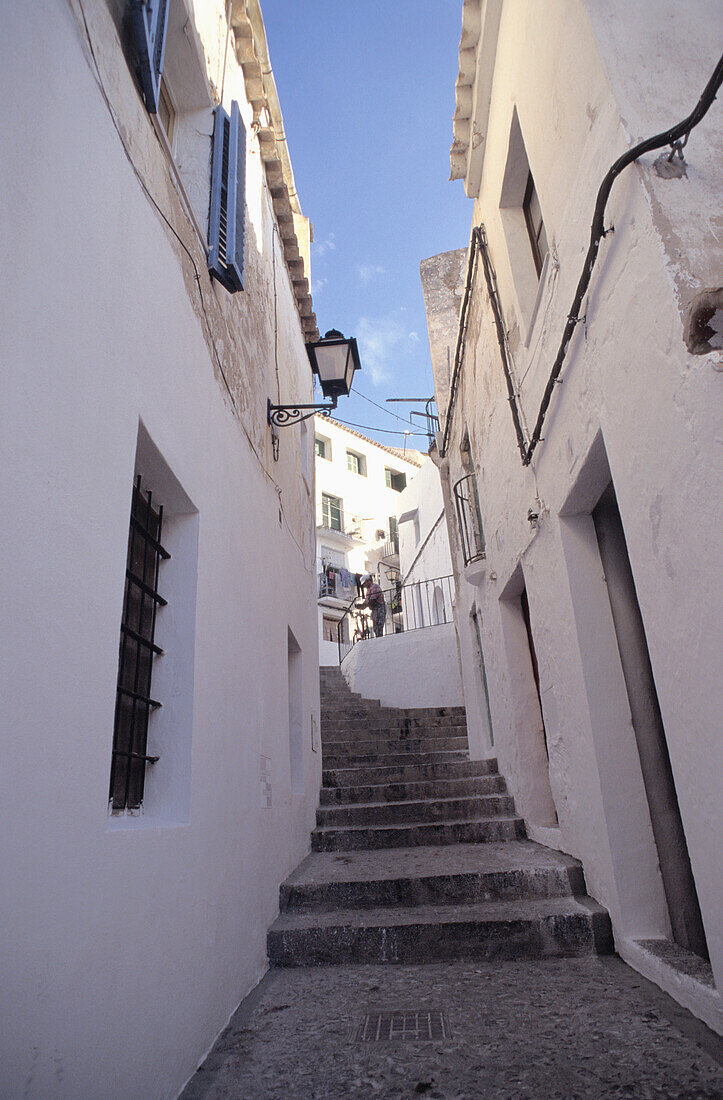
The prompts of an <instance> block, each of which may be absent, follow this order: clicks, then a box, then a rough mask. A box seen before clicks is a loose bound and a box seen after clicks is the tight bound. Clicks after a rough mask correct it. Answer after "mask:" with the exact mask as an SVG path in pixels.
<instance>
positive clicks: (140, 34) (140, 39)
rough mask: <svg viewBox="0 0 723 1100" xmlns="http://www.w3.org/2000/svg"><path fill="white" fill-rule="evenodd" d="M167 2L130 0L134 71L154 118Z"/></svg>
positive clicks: (158, 88) (164, 37)
mask: <svg viewBox="0 0 723 1100" xmlns="http://www.w3.org/2000/svg"><path fill="white" fill-rule="evenodd" d="M169 7H170V2H169V0H131V16H132V21H133V31H134V34H135V40H136V48H137V50H138V72H139V76H140V80H141V88H142V89H143V98H144V100H145V103H146V107H147V109H148V111H149V112H150V113H151V114H152V115H155V114H156V113H157V111H158V106H159V101H160V96H161V77H162V75H163V56H164V52H165V48H166V31H167V28H168V9H169Z"/></svg>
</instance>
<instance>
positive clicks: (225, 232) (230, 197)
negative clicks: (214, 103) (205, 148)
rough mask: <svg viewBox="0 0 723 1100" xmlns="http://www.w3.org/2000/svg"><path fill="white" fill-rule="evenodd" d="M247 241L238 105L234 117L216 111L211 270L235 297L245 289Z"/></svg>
mask: <svg viewBox="0 0 723 1100" xmlns="http://www.w3.org/2000/svg"><path fill="white" fill-rule="evenodd" d="M245 238H246V131H245V129H244V124H243V122H242V121H241V112H240V111H239V106H238V103H237V102H236V101H235V100H234V101H233V103H232V104H231V114H230V115H229V114H227V113H226V111H224V109H223V107H221V106H218V107H216V108H215V110H214V123H213V147H212V153H211V203H210V207H209V214H208V245H209V253H208V269H209V271H210V272H211V274H212V275H213V276H214V278H216V279H218V281H219V282H220V283H221V285H222V286H224V287H225V288H226V290H228V291H229V293H230V294H235V293H236V291H239V290H243V288H244V248H245Z"/></svg>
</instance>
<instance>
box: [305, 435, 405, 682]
mask: <svg viewBox="0 0 723 1100" xmlns="http://www.w3.org/2000/svg"><path fill="white" fill-rule="evenodd" d="M314 431H315V450H316V459H315V469H316V524H317V528H316V530H317V573H318V574H319V595H320V604H319V647H320V649H319V658H320V662H321V664H322V665H326V664H338V663H339V648H338V644H337V642H336V641H335V640H334V641H332V640H330V639H331V638H332V637H333V638H334V639H335V638H336V626H335V624H336V622H337V621H338V620H339V619H340V618H341V616H342V615H343V613H344V610H345V608H346V607H348V605H349V603H350V601H351V600H352V599H354V598H355V597H356V596H357V588H356V585H355V584H353V583H352V584H351V585H347V586H343V585H341V584H340V583H339V582H338V581H336V582H334V583H332V585H331V586H329V585H328V584H325V581H324V577H323V575H324V572H325V570H327V568H328V567H329V566H331V567H332V568H333V569H334V570H340V569H344V570H346V571H347V572H348V573H350V574H360V575H362V574H365V573H371V574H373V575H374V576H375V577H376V578H377V579H378V581H379V583H380V584H381V586H382V588H384V589H387V588H389V587H390V586H391V584H392V583H393V581H394V580H396V579H397V578H398V576H399V554H398V550H397V543H396V541H395V538H394V528H395V524H396V518H397V509H398V503H399V499H400V497H401V496H402V495H403V489H402V486H409V485H410V484H411V483H412V480H413V479H414V478H415V477H416V476H417V475H418V473H419V468H420V466H421V464H422V457H421V455H420V454H419V453H418V452H417V451H409V452H407V453H406V454H405V452H404V451H403V450H401V449H399V450H398V449H396V448H392V447H385V446H384V445H382V444H379V443H377V442H375V441H374V440H373V439H369V438H368V437H367V436H364V435H362V434H361V433H360V432H357V431H355V430H353V429H349V428H347V427H345V425H343V424H340V423H339V422H338V421H336V420H333V419H331V418H328V417H322V416H317V417H315V418H314ZM350 456H351V457H350Z"/></svg>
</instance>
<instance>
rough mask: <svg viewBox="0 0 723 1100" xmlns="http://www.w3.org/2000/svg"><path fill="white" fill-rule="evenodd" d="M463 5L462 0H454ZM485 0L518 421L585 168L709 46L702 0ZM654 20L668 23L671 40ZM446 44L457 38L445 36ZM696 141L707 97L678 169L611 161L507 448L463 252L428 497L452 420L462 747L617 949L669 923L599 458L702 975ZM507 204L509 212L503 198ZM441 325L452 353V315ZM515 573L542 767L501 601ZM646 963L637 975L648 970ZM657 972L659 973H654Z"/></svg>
mask: <svg viewBox="0 0 723 1100" xmlns="http://www.w3.org/2000/svg"><path fill="white" fill-rule="evenodd" d="M476 6H477V7H478V8H479V5H476ZM468 7H469V8H470V9H471V8H474V7H475V4H474V3H469V2H466V3H465V10H466V9H467V8H468ZM488 7H489V5H488ZM499 7H500V10H501V16H500V25H499V38H498V40H497V41H492V42H490V41H489V40H488V41H486V42H483V43H482V44H479V43H477V44H476V45H474V48H475V49H478V51H479V56H484V57H485V58H488V59H489V57H490V54H491V57H492V58H493V59H494V65H493V67H491V66H490V65H489V64H487V65H486V67H485V74H486V78H487V79H488V80H489V81H490V94H489V117H487V114H486V111H483V110H482V108H483V106H484V103H483V102H482V101H480V103H479V104H478V106H477V108H475V107H474V104H472V109H473V110H475V109H477V110H479V111H480V112H481V113H480V114H479V117H477V118H476V119H475V124H476V126H477V129H478V130H479V132H480V134H481V135H482V141H481V142H479V143H477V145H476V148H477V150H478V152H477V153H475V157H476V158H477V160H476V169H475V170H477V169H478V170H479V172H480V182H479V185H478V186H475V187H473V188H472V190H471V193H472V194H474V195H477V198H476V201H475V205H474V213H473V217H472V221H473V224H474V225H479V224H484V226H485V228H486V231H487V236H488V239H489V247H490V254H491V258H492V262H493V264H494V267H495V270H496V273H497V279H498V286H499V294H500V299H501V303H502V309H503V312H504V316H505V324H506V328H507V331H508V333H509V343H510V349H511V353H512V356H513V360H514V368H515V373H516V378H517V380H518V385H519V388H520V394H521V405H522V409H523V414H524V417H525V419H526V421H527V423H528V424H529V425H530V426H531V425H532V424H533V423H534V420H535V417H536V415H537V409H538V406H539V402H540V397H541V394H542V391H543V388H544V385H545V382H546V381H547V377H548V375H549V372H550V368H551V366H552V362H553V360H554V357H555V353H556V351H557V348H558V345H559V342H560V338H561V335H562V330H563V327H564V323H565V318H566V316H567V314H568V313H569V310H570V305H571V302H572V297H573V293H574V289H575V286H576V284H577V281H578V278H579V275H580V271H581V266H582V259H583V255H584V252H585V249H586V248H587V243H588V240H589V231H590V221H591V217H592V211H593V208H594V203H595V196H596V193H597V189H598V186H599V184H600V181H601V180H602V178H603V176H604V174H605V172H606V171H607V169H608V167H609V166H610V164H611V163H612V162H613V161H614V160H615V158H616V157H617V156H618V155H619V154H620V153H621V152H622V151H623V150H624V149H625V148H627V147H628V146H629V145H630V144H631V143H632V142H633V141H636V140H638V139H640V138H642V137H647V136H649V135H651V134H654V133H656V132H658V131H660V130H661V129H664V128H665V127H667V126H670V125H672V124H673V123H675V122H677V121H678V120H680V119H682V118H683V117H684V116H685V115H686V114H687V113H688V112H689V111H690V110H691V109H692V107H693V106H694V104H695V102H696V101H697V99H698V97H699V95H700V93H701V91H702V89H703V86H704V85H705V83H706V82H707V80H708V78H709V76H710V74H711V72H712V70H713V68H714V66H715V63H716V60H717V52H718V51H717V47H716V44H715V42H714V41H713V36H712V35H711V27H712V26H714V25H716V23H717V24H719V12H718V11H717V6H716V5H715V4H714V3H712V2H711V0H695V2H693V3H692V4H689V5H686V6H685V8H681V7H680V5H677V4H674V3H672V2H668V0H664V2H663V3H661V4H655V5H651V4H641V5H629V4H625V3H622V2H620V3H618V2H615V0H610V2H605V3H602V4H598V3H590V4H582V3H580V4H575V5H571V4H569V3H563V2H562V0H559V2H558V0H550V3H547V4H545V5H544V9H543V6H542V5H537V4H533V3H512V2H507V0H505V2H503V3H502V4H501V5H499ZM469 26H472V24H471V23H470V24H469ZM466 33H467V34H468V36H469V34H470V33H471V32H469V31H468V32H466ZM674 42H680V43H684V45H683V46H682V47H681V50H682V52H681V53H680V54H679V55H677V56H676V51H675V49H674V48H673V43H674ZM462 45H463V46H466V47H467V48H471V47H470V42H469V41H468V40H467V39H464V38H463V42H462ZM663 59H664V60H663ZM563 62H564V63H563ZM483 98H484V97H483ZM459 103H460V104H461V103H462V100H461V99H460V100H459ZM515 112H516V116H517V119H518V121H519V126H520V128H521V132H522V136H523V139H524V143H525V147H526V153H527V156H528V159H529V164H530V168H531V170H532V174H533V176H534V180H535V185H536V188H537V191H538V193H539V196H540V203H541V207H542V212H543V217H544V220H545V226H546V231H547V236H548V239H549V241H550V245H551V248H550V254H549V257H548V260H547V262H546V264H545V266H544V268H543V271H542V276H541V279H540V283H539V288H537V289H536V288H535V287H534V281H533V287H532V293H531V292H530V280H529V267H528V268H527V269H526V270H522V267H521V263H522V259H524V258H525V256H526V254H525V252H524V248H523V247H522V246H523V245H524V243H525V242H524V238H523V239H522V242H521V238H520V236H519V230H520V225H519V224H518V223H519V218H518V215H521V211H519V210H517V211H516V212H515V210H513V209H511V208H509V207H506V208H501V206H500V202H501V197H502V196H503V195H504V188H505V180H506V169H507V166H508V153H509V149H510V135H511V133H512V131H513V128H514V125H515ZM722 144H723V142H722V130H721V112H720V107H719V105H718V104H715V105H714V106H713V108H712V109H711V111H710V113H709V114H708V116H707V117H706V119H705V120H704V121H703V122H702V123H701V125H700V126H699V127H698V128H697V129H695V130H694V131H693V133H692V134H691V137H690V140H689V142H688V145H687V147H686V150H685V152H686V160H687V162H688V168H687V178H684V179H670V180H662V179H660V178H659V177H658V176H657V175H656V174H655V173H654V170H653V168H652V162H653V160H654V158H655V156H656V155H657V154H653V155H651V156H649V157H645V158H643V159H642V161H641V162H640V163H639V164H638V165H635V166H632V167H630V168H628V169H626V170H625V172H624V174H623V175H622V176H621V177H620V178H619V179H618V181H617V182H616V183H615V185H614V187H613V191H612V194H611V198H610V201H609V203H608V208H607V214H606V219H605V221H606V225H610V226H614V230H615V232H614V234H611V235H609V236H608V237H606V238H605V239H604V240H603V242H602V243H601V248H600V259H599V261H598V264H597V267H596V269H595V272H594V274H593V278H592V283H591V288H590V292H589V294H588V296H587V299H586V301H585V303H584V305H583V313H584V315H585V318H586V321H585V323H584V324H583V325H580V326H579V327H578V329H577V330H576V333H575V335H574V336H573V339H572V342H571V345H570V349H569V353H568V356H567V359H566V362H565V366H564V370H563V375H562V379H563V381H562V384H561V385H560V386H558V387H557V388H556V390H555V393H554V395H553V402H552V405H551V408H550V412H549V415H548V418H547V421H546V423H545V428H544V432H543V435H544V441H543V442H542V443H541V445H540V447H539V448H538V450H537V452H536V454H535V457H534V459H533V462H532V464H531V466H530V467H529V468H523V467H522V465H521V463H520V459H519V454H518V452H517V448H516V443H515V437H514V431H513V426H512V418H511V415H510V409H509V403H508V398H507V392H506V388H505V382H504V377H503V373H502V366H501V362H500V354H499V349H498V346H497V341H496V337H495V332H494V327H493V323H492V316H491V312H490V310H489V306H488V302H487V293H486V289H485V285H484V279H483V278H482V276H481V271H478V276H477V281H476V284H475V288H474V291H473V299H472V309H471V314H470V322H469V328H468V332H467V338H466V351H465V360H464V366H463V370H462V375H461V382H460V391H459V395H458V399H457V403H456V408H455V412H454V414H453V415H454V420H453V429H452V434H451V440H450V444H449V447H448V453H447V456H446V458H445V460H444V462H443V464H442V474H443V477H444V479H445V480H446V488H445V493H446V495H447V500H449V492H450V490H451V487H452V485H453V484H454V482H455V481H456V480H457V479H458V478H459V477H461V476H462V474H463V473H464V472H465V471H464V464H463V461H462V455H461V453H460V443H461V440H462V437H463V434H464V431H465V429H466V430H467V431H468V432H469V437H470V444H471V448H470V449H471V456H472V460H473V465H474V469H475V472H476V475H477V482H478V488H479V497H480V506H481V510H482V518H483V522H484V526H485V531H486V535H487V560H486V566H485V569H484V570H482V571H480V575H478V576H477V577H476V578H475V579H474V583H470V580H469V579H466V578H465V576H464V573H463V570H462V565H461V561H460V558H459V538H458V534H457V531H456V521H455V520H454V517H453V515H452V512H451V510H450V511H449V529H450V540H451V543H452V547H453V556H454V558H455V565H456V569H457V572H458V574H459V588H458V592H459V597H458V607H457V617H458V623H459V624H460V643H461V648H462V664H463V670H464V682H465V695H466V696H467V698H468V700H469V697H470V694H471V692H470V685H474V684H479V664H478V661H477V658H476V655H475V652H474V639H473V632H472V631H471V630H469V631H466V630H465V629H462V624H463V623H464V622H467V621H470V620H469V616H470V615H471V613H472V612H476V613H477V615H478V617H479V621H480V622H481V624H482V640H483V647H484V655H485V661H486V667H487V678H488V682H489V695H490V704H491V715H492V733H491V735H490V730H489V729H488V728H487V726H486V725H485V723H484V722H483V719H482V712H481V710H480V711H478V712H477V714H475V712H474V709H473V708H471V707H470V706H469V703H468V723H469V728H470V743H471V750H472V753H473V755H475V756H484V755H490V754H491V753H496V754H497V755H498V757H499V760H500V767H501V770H502V771H503V772H504V773H505V774H506V776H507V779H508V782H509V784H510V789H511V790H512V792H513V794H514V795H515V798H516V800H517V805H518V808H519V810H520V811H521V812H522V813H523V814H524V815H525V816H526V818H527V820H528V823H529V827H530V832H531V835H532V836H533V837H536V838H538V839H542V840H544V841H545V842H547V843H551V844H554V845H556V846H559V847H561V848H562V849H564V850H565V851H568V852H571V853H572V854H574V855H576V856H578V857H579V858H580V859H581V860H582V862H583V865H584V869H585V875H586V880H587V885H588V890H589V892H590V893H591V894H592V895H594V896H595V897H596V898H598V900H599V901H601V902H602V903H603V904H605V905H606V906H607V907H608V909H609V910H610V912H611V915H612V919H613V926H614V930H615V936H616V942H617V944H618V947H619V949H620V950H621V951H622V952H623V953H624V954H625V957H626V958H630V960H631V961H633V963H634V965H639V966H641V967H642V964H641V963H640V959H639V957H637V956H636V954H635V951H634V950H633V948H631V947H630V945H631V944H632V941H634V940H636V939H640V938H644V937H655V936H665V935H667V934H668V933H669V926H668V917H667V907H666V902H665V898H664V895H663V890H662V884H661V879H660V873H659V867H658V860H657V852H656V849H655V844H654V842H653V837H652V831H651V826H650V815H649V810H648V806H647V801H646V797H645V793H644V789H643V783H642V775H641V769H640V763H639V758H638V755H637V749H636V746H635V742H634V736H633V730H632V726H631V719H630V710H629V705H628V702H627V696H626V692H625V687H624V683H623V679H622V671H621V665H620V658H619V654H618V651H617V644H616V640H615V634H614V630H613V626H612V620H611V615H610V608H609V603H608V601H607V592H606V588H605V585H604V581H603V575H602V568H601V563H600V557H599V553H598V550H597V542H596V539H595V535H594V529H593V527H592V521H591V519H590V512H591V509H592V508H593V507H594V506H595V504H596V502H597V500H598V499H599V495H600V493H601V492H602V490H603V489H604V487H605V484H606V482H607V479H608V477H609V476H610V475H611V476H612V480H613V482H614V484H615V489H616V493H617V498H618V503H619V507H620V512H621V516H622V521H623V526H624V529H625V537H626V541H627V546H628V553H629V556H630V561H631V565H632V570H633V574H634V578H635V584H636V589H637V595H638V600H639V603H640V607H641V612H642V616H643V621H644V625H645V631H646V635H647V639H648V645H649V649H650V656H651V662H652V666H653V672H654V676H655V681H656V686H657V691H658V695H659V700H660V706H661V711H662V716H663V722H664V725H665V730H666V737H667V742H668V748H669V752H670V758H671V764H672V769H673V774H674V779H675V783H676V787H677V793H678V800H679V803H680V810H681V814H682V819H683V825H684V829H685V834H686V840H687V844H688V848H689V852H690V858H691V863H692V868H693V873H694V877H695V881H696V886H697V890H698V895H699V899H700V905H701V910H702V915H703V921H704V925H705V930H706V935H707V940H708V947H709V950H710V956H711V962H712V966H713V972H714V975H715V979H716V982H717V984H718V987H720V985H721V982H722V981H723V923H722V921H721V913H723V905H722V904H721V901H722V898H721V882H722V881H723V875H722V874H721V853H720V845H719V843H718V837H719V835H720V828H721V819H720V798H719V785H720V783H719V776H720V774H721V765H722V764H723V759H722V751H723V750H722V749H721V740H720V699H719V693H717V692H716V691H715V689H714V685H715V684H717V682H718V674H717V671H716V668H715V662H716V658H717V654H718V651H719V648H720V647H719V645H718V644H717V642H716V639H719V638H720V622H721V610H722V609H721V599H720V584H719V580H718V578H719V576H720V573H721V564H723V563H722V562H721V541H720V538H719V537H718V529H717V517H718V515H719V514H720V506H721V487H720V478H719V475H718V472H717V469H716V467H715V462H714V460H713V455H714V453H715V442H714V441H715V439H716V438H717V436H718V414H717V409H718V407H719V403H720V393H719V390H720V384H721V375H720V373H719V369H720V362H719V356H716V355H715V354H714V355H708V356H700V357H694V356H691V355H690V354H688V352H687V351H686V348H685V345H684V343H683V336H682V320H683V316H684V313H685V309H686V308H687V304H688V302H689V300H690V297H691V295H692V294H693V293H694V292H696V291H697V290H700V289H703V288H704V287H706V286H712V285H716V284H715V280H716V279H717V280H718V281H719V273H720V270H721V266H722V260H723V256H722V255H721V246H720V243H719V242H720V233H719V231H718V230H717V228H716V225H717V220H716V219H717V218H718V211H719V209H720V204H719V196H720V183H721V179H720V165H721V163H723V157H722V156H721V152H722V149H721V146H722ZM482 160H483V162H482ZM468 185H469V180H468ZM515 219H517V222H516V220H515ZM521 228H522V232H523V233H524V231H525V230H524V222H523V223H522V227H521ZM450 243H456V242H450ZM526 262H527V263H528V265H529V263H531V259H530V257H529V256H527V260H526ZM523 266H524V265H523ZM455 271H456V272H461V273H463V272H464V268H461V269H460V266H459V263H458V257H457V256H456V255H453V254H450V255H448V256H447V257H436V258H434V259H433V260H430V261H428V262H427V263H426V264H423V282H424V284H425V296H426V299H427V302H428V307H429V308H430V310H431V315H430V334H431V335H432V336H433V344H434V347H433V353H434V368H435V378H436V380H437V385H438V387H439V392H438V395H437V396H438V403H439V405H440V407H441V408H443V407H446V402H447V390H448V369H447V359H446V347H444V346H443V345H444V341H443V340H440V326H439V323H438V317H439V315H440V311H441V312H442V313H443V312H444V310H445V308H446V309H447V312H448V313H454V312H455V304H456V307H458V306H459V303H460V301H461V297H460V295H461V290H462V286H461V285H460V279H459V277H458V276H457V275H455ZM533 274H534V268H533ZM445 303H446V306H445ZM454 336H455V337H456V333H455V334H454ZM449 344H450V346H451V354H452V355H454V337H452V338H450V341H449ZM530 510H532V511H533V512H536V513H538V514H539V517H540V518H539V523H537V524H536V525H535V524H531V523H530V522H529V521H528V519H527V516H528V512H529V511H530ZM523 587H525V588H526V590H527V594H528V597H529V603H530V616H531V622H532V632H533V637H534V644H535V649H536V653H537V658H538V663H539V674H540V687H541V695H542V712H543V714H544V724H545V727H546V731H547V747H548V749H549V769H548V766H547V760H546V753H545V749H544V741H543V736H542V715H541V713H540V707H539V705H538V703H537V695H536V691H535V687H534V681H533V679H532V667H531V663H530V656H529V647H528V645H527V639H526V634H525V628H524V623H523V621H522V617H521V612H520V610H519V593H520V591H521V590H522V588H523ZM492 738H493V740H492ZM555 815H556V817H557V822H555ZM638 954H639V953H638ZM653 969H654V968H653ZM659 971H660V968H658V973H657V976H656V973H654V972H652V971H651V972H650V976H651V977H653V978H654V979H655V980H660V981H661V984H665V983H664V982H663V979H662V978H661V977H660V973H659ZM668 985H669V987H670V988H671V989H672V991H673V992H674V995H678V994H677V993H675V983H673V982H669V983H668ZM686 1003H688V1004H689V1006H690V1007H692V1008H693V1009H694V1011H696V1012H697V1013H698V1014H699V1015H700V1016H702V1017H703V1018H705V1019H706V1020H707V1021H708V1022H709V1023H711V1024H712V1025H713V1026H715V1027H717V1028H718V1029H721V1028H722V1027H723V1017H722V1015H721V1003H720V997H719V994H718V993H717V992H716V991H712V990H708V991H707V992H706V990H705V989H703V988H702V987H701V986H700V985H698V987H697V990H696V991H695V992H694V993H693V994H690V996H689V997H688V1001H687V1002H686Z"/></svg>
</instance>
